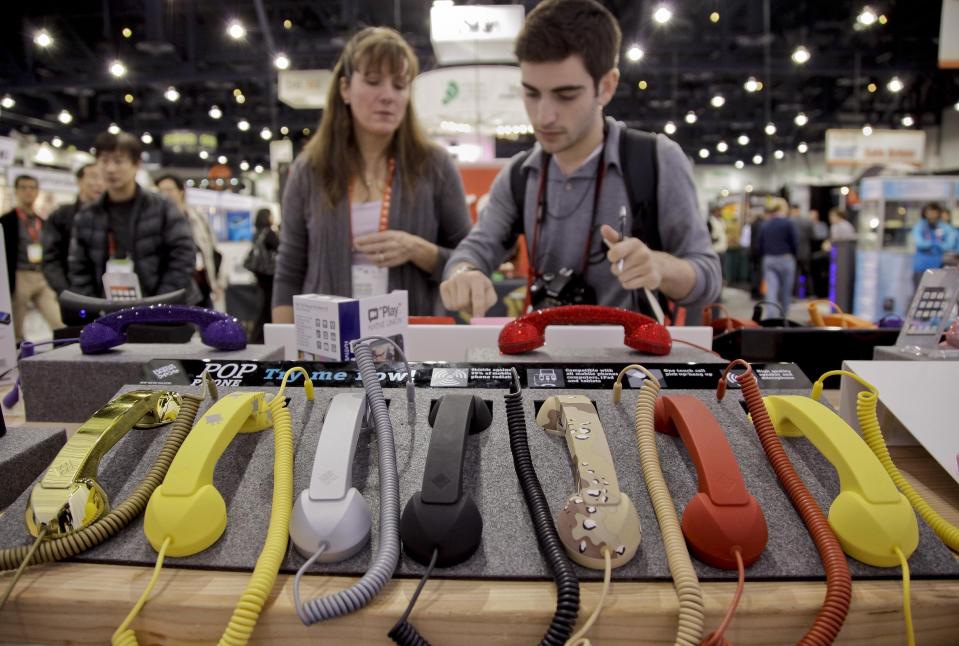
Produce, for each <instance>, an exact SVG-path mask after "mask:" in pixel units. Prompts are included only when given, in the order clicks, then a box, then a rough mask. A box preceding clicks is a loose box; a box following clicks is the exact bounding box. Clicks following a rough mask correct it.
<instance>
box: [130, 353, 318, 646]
mask: <svg viewBox="0 0 959 646" xmlns="http://www.w3.org/2000/svg"><path fill="white" fill-rule="evenodd" d="M295 372H302V373H303V376H304V378H305V381H304V384H303V385H304V389H305V391H306V398H307V399H313V382H312V381H310V376H309V373H308V372H307V371H306V370H305V369H303V368H301V367H295V368H290V369H289V370H287V371H286V373H285V374H284V375H283V382H282V383H281V384H280V390H279V392H278V393H277V394H276V396H275V397H274V398H273V399H271V400H270V403H269V406H270V412H271V413H272V416H273V446H274V457H273V501H272V504H273V507H272V513H271V514H270V523H269V526H268V528H267V532H266V540H265V541H264V543H263V549H262V550H260V555H259V557H257V560H256V565H255V566H254V568H253V574H252V575H251V576H250V581H249V583H247V586H246V589H245V590H244V591H243V594H242V596H241V597H240V601H239V602H238V603H237V605H236V608H234V610H233V615H232V616H231V617H230V622H229V624H227V627H226V630H225V631H224V632H223V635H222V636H221V637H220V641H219V643H220V644H221V645H227V646H236V645H242V644H246V643H247V642H248V641H249V639H250V636H251V635H252V634H253V629H254V628H256V622H257V620H258V619H259V617H260V612H261V611H262V610H263V606H264V604H265V603H266V600H267V597H269V595H270V590H272V589H273V584H274V583H275V582H276V576H277V574H278V572H279V570H280V564H281V563H282V561H283V557H284V555H285V554H286V545H287V539H288V538H289V527H290V513H291V511H292V509H293V423H292V420H291V417H290V411H289V410H287V408H286V399H285V396H284V393H285V392H286V382H287V380H288V379H289V377H290V375H292V374H293V373H295ZM168 545H169V539H167V540H165V541H164V542H163V545H162V546H161V548H160V551H159V554H158V556H157V564H156V567H155V568H154V572H153V576H152V578H151V579H150V582H149V584H148V585H147V587H146V589H145V590H144V591H143V594H141V595H140V598H139V600H137V603H136V605H135V606H134V607H133V609H132V610H131V611H130V614H128V615H127V617H126V619H125V620H124V621H123V623H122V624H121V625H120V627H119V628H117V630H116V632H115V633H114V634H113V638H112V644H113V646H136V645H137V644H138V642H137V638H136V634H135V633H134V632H133V630H132V629H130V628H128V626H129V625H130V624H131V623H132V622H133V620H134V619H135V618H136V616H137V614H138V613H139V612H140V609H141V608H142V607H143V605H144V604H145V603H146V599H147V597H149V595H150V592H151V591H152V590H153V587H154V585H155V584H156V580H157V577H158V576H159V573H160V568H162V567H163V557H164V555H165V552H166V548H167V546H168Z"/></svg>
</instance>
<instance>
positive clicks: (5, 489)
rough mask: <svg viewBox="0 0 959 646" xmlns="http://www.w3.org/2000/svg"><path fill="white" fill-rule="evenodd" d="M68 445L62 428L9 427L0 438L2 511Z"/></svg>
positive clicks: (0, 498) (0, 505)
mask: <svg viewBox="0 0 959 646" xmlns="http://www.w3.org/2000/svg"><path fill="white" fill-rule="evenodd" d="M66 442H67V432H66V431H65V430H64V429H62V428H32V427H29V426H16V427H13V428H8V429H7V433H6V435H4V436H3V437H0V474H2V475H3V477H2V480H0V511H2V510H4V509H6V507H7V505H9V504H10V503H12V502H13V501H14V500H16V499H17V496H19V495H20V493H21V492H22V491H23V490H24V489H26V488H27V487H29V486H30V484H31V483H32V482H33V481H34V480H36V479H37V477H38V476H40V475H41V474H42V473H43V470H44V469H46V468H47V465H49V464H50V463H51V462H53V458H55V457H56V456H57V453H58V452H59V451H60V448H61V447H62V446H63V445H64V444H66Z"/></svg>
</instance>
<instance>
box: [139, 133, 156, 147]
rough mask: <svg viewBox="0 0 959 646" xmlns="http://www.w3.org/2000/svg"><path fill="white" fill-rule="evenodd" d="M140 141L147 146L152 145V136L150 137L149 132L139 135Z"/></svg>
mask: <svg viewBox="0 0 959 646" xmlns="http://www.w3.org/2000/svg"><path fill="white" fill-rule="evenodd" d="M140 141H142V142H143V143H145V144H146V145H147V146H149V145H150V144H152V143H153V135H151V134H150V133H149V132H144V133H143V134H142V135H140Z"/></svg>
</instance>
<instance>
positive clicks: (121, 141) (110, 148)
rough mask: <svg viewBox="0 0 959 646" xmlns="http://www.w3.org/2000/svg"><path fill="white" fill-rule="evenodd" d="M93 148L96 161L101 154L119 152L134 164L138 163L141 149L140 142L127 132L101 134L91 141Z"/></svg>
mask: <svg viewBox="0 0 959 646" xmlns="http://www.w3.org/2000/svg"><path fill="white" fill-rule="evenodd" d="M93 148H94V149H95V150H96V157H97V159H99V158H100V155H101V154H103V153H112V152H115V151H119V152H121V153H125V154H126V155H127V156H128V157H129V158H130V159H131V160H132V161H133V163H134V164H138V163H140V153H141V152H142V151H143V148H142V147H141V146H140V140H139V139H137V138H136V137H134V136H133V135H131V134H130V133H129V132H122V131H121V132H118V133H117V134H112V133H110V132H101V133H100V134H98V135H97V138H96V139H94V141H93Z"/></svg>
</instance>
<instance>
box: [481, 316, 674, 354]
mask: <svg viewBox="0 0 959 646" xmlns="http://www.w3.org/2000/svg"><path fill="white" fill-rule="evenodd" d="M549 325H622V326H623V327H624V328H625V330H626V336H625V339H624V343H625V344H626V345H628V346H629V347H631V348H633V349H634V350H638V351H640V352H645V353H646V354H656V355H664V354H669V351H670V349H671V348H672V338H671V337H670V336H669V331H668V330H667V329H666V328H665V327H664V326H663V325H661V324H660V323H657V322H656V321H655V320H653V319H651V318H650V317H648V316H644V315H643V314H638V313H636V312H630V311H629V310H624V309H621V308H619V307H605V306H602V305H562V306H560V307H552V308H549V309H545V310H537V311H535V312H530V313H529V314H525V315H523V316H521V317H519V318H518V319H516V320H514V321H510V322H509V323H507V324H506V325H505V326H503V329H502V330H501V331H500V334H499V351H500V352H502V353H503V354H523V353H525V352H530V351H532V350H535V349H536V348H539V347H541V346H542V345H543V344H544V343H546V327H547V326H549Z"/></svg>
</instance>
